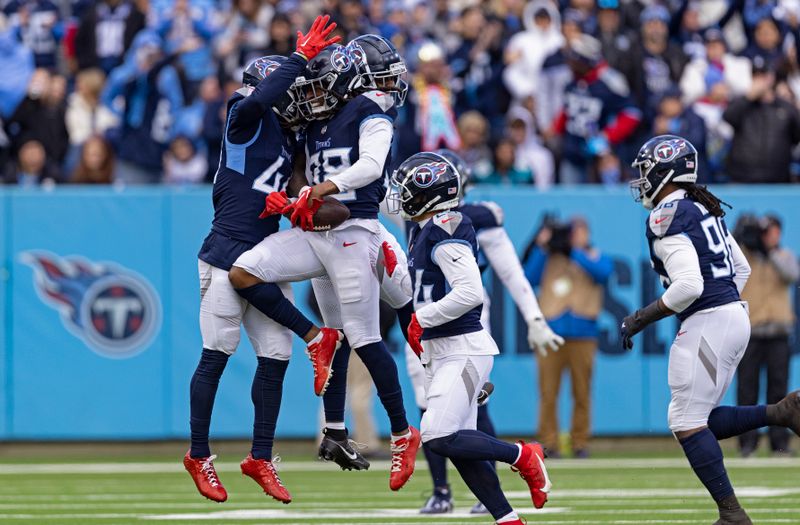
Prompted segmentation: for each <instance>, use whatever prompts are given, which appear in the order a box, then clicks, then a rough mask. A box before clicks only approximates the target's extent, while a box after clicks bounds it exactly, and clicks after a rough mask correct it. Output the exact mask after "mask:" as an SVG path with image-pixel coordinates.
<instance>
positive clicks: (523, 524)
mask: <svg viewBox="0 0 800 525" xmlns="http://www.w3.org/2000/svg"><path fill="white" fill-rule="evenodd" d="M503 525H528V521H527V520H523V519H522V518H517V519H515V520H514V521H504V522H503Z"/></svg>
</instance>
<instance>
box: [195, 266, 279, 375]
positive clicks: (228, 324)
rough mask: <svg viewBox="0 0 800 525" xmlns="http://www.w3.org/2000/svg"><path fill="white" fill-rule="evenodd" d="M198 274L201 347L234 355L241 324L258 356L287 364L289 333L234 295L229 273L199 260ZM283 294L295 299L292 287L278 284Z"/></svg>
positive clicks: (234, 291) (237, 295)
mask: <svg viewBox="0 0 800 525" xmlns="http://www.w3.org/2000/svg"><path fill="white" fill-rule="evenodd" d="M197 268H198V271H199V273H200V333H201V335H202V338H203V348H206V349H208V350H219V351H220V352H224V353H226V354H228V355H231V354H233V353H234V352H236V348H237V347H238V346H239V339H240V336H241V331H240V330H241V328H240V327H241V325H242V324H244V329H245V331H246V332H247V337H248V338H249V339H250V343H251V344H252V345H253V349H254V350H255V352H256V355H257V356H258V357H269V358H272V359H279V360H281V361H287V360H288V359H289V358H290V357H291V355H292V332H291V331H289V329H288V328H286V327H284V326H282V325H280V324H278V323H276V322H275V321H273V320H272V319H270V318H269V317H267V316H266V315H264V314H262V313H261V312H260V311H258V309H256V308H255V307H254V306H252V305H250V304H249V303H248V302H247V301H246V300H245V299H243V298H242V297H240V296H239V294H237V293H236V290H234V289H233V286H232V285H231V283H230V281H229V280H228V272H227V271H225V270H223V269H221V268H217V267H215V266H211V265H210V264H208V263H207V262H205V261H201V260H198V261H197ZM279 286H280V288H281V290H282V291H283V294H284V295H285V296H286V297H287V299H289V300H290V301H293V300H294V295H293V293H292V287H291V285H289V284H288V283H280V284H279Z"/></svg>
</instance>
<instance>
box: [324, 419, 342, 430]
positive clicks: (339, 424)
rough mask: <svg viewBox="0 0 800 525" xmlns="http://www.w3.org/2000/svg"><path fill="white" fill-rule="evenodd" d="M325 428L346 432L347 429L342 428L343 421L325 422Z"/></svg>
mask: <svg viewBox="0 0 800 525" xmlns="http://www.w3.org/2000/svg"><path fill="white" fill-rule="evenodd" d="M325 428H329V429H331V430H346V429H347V427H345V426H344V421H336V422H334V423H328V422H325Z"/></svg>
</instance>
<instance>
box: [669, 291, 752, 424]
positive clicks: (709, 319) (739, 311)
mask: <svg viewBox="0 0 800 525" xmlns="http://www.w3.org/2000/svg"><path fill="white" fill-rule="evenodd" d="M749 340H750V318H749V317H748V314H747V309H746V303H743V302H735V303H729V304H726V305H724V306H719V307H717V308H710V309H708V310H702V311H700V312H697V313H695V314H692V315H691V316H690V317H689V318H688V319H686V320H685V321H684V322H683V323H681V326H680V329H679V330H678V335H677V336H676V337H675V340H674V341H673V343H672V347H671V348H670V351H669V388H670V392H671V393H672V399H671V401H670V403H669V428H670V430H671V431H672V432H681V431H686V430H693V429H695V428H700V427H703V426H705V425H706V424H707V423H708V416H709V414H710V413H711V411H712V410H714V409H715V408H716V407H717V406H719V404H720V402H722V398H723V396H725V392H726V391H727V390H728V387H729V386H730V384H731V380H732V379H733V374H734V373H736V367H737V366H738V365H739V361H741V360H742V356H744V351H745V349H746V348H747V343H748V341H749Z"/></svg>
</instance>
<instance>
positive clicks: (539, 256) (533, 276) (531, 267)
mask: <svg viewBox="0 0 800 525" xmlns="http://www.w3.org/2000/svg"><path fill="white" fill-rule="evenodd" d="M546 262H547V255H546V254H545V253H544V250H542V249H541V248H539V247H538V246H536V247H534V248H533V251H532V252H531V255H530V257H528V259H527V260H526V261H525V278H526V279H528V282H530V283H531V286H539V284H540V283H541V282H542V274H543V273H544V265H545V263H546Z"/></svg>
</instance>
